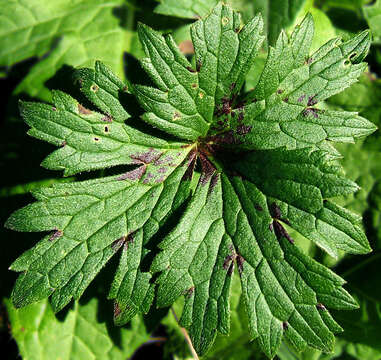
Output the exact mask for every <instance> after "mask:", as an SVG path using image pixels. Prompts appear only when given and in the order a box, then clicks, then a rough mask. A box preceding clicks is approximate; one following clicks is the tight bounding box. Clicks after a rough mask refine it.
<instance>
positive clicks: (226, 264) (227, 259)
mask: <svg viewBox="0 0 381 360" xmlns="http://www.w3.org/2000/svg"><path fill="white" fill-rule="evenodd" d="M233 260H234V255H231V254H230V255H227V256H226V257H225V260H224V263H223V264H222V268H223V269H224V270H228V269H229V267H230V264H231V262H232V261H233Z"/></svg>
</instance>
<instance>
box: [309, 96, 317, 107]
mask: <svg viewBox="0 0 381 360" xmlns="http://www.w3.org/2000/svg"><path fill="white" fill-rule="evenodd" d="M316 96H317V95H314V96H310V97H309V98H308V102H307V105H308V106H313V105H316V104H317V103H318V101H317V99H316Z"/></svg>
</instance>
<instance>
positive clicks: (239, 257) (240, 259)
mask: <svg viewBox="0 0 381 360" xmlns="http://www.w3.org/2000/svg"><path fill="white" fill-rule="evenodd" d="M236 261H237V268H238V272H239V273H240V274H242V272H243V263H244V262H245V259H244V258H243V257H242V255H240V254H237V257H236Z"/></svg>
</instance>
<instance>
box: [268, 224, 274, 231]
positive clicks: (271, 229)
mask: <svg viewBox="0 0 381 360" xmlns="http://www.w3.org/2000/svg"><path fill="white" fill-rule="evenodd" d="M269 230H270V231H271V232H273V231H274V225H273V223H271V224H269Z"/></svg>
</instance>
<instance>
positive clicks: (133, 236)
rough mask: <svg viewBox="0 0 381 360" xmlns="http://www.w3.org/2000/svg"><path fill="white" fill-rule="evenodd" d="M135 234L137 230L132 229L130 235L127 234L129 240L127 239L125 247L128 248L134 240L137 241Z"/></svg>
mask: <svg viewBox="0 0 381 360" xmlns="http://www.w3.org/2000/svg"><path fill="white" fill-rule="evenodd" d="M135 234H136V231H132V232H130V233H129V234H128V235H127V241H126V244H125V247H126V248H127V249H128V245H129V244H133V243H134V241H135Z"/></svg>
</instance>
